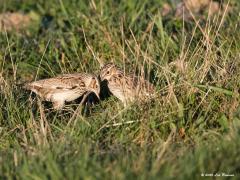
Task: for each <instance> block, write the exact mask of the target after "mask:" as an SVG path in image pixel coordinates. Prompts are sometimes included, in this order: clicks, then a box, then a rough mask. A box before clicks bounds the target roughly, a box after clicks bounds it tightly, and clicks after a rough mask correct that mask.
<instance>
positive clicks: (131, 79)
mask: <svg viewBox="0 0 240 180" xmlns="http://www.w3.org/2000/svg"><path fill="white" fill-rule="evenodd" d="M100 78H101V80H102V81H104V80H107V82H108V88H109V90H110V91H111V93H112V94H113V95H114V96H116V97H117V98H118V99H120V100H121V101H122V102H123V103H124V105H125V106H126V105H127V103H128V102H131V101H134V100H136V99H138V100H144V99H146V98H150V97H151V96H152V95H153V94H154V92H155V88H154V86H153V85H152V84H151V83H150V82H149V81H147V80H145V79H143V78H141V77H138V76H136V75H134V74H128V75H127V74H124V72H123V71H122V70H121V69H120V68H118V67H117V66H116V65H114V64H113V63H109V64H106V65H104V66H103V67H102V68H101V72H100Z"/></svg>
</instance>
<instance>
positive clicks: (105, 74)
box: [100, 63, 120, 81]
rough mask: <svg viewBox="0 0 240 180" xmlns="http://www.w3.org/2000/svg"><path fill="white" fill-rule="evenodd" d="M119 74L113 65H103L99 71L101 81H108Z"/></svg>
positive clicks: (118, 70)
mask: <svg viewBox="0 0 240 180" xmlns="http://www.w3.org/2000/svg"><path fill="white" fill-rule="evenodd" d="M118 73H120V69H119V68H118V67H117V66H116V65H115V64H113V63H108V64H105V65H104V66H103V67H102V68H101V71H100V78H101V80H102V81H104V80H107V81H108V80H109V79H110V78H111V77H112V76H114V75H116V74H118Z"/></svg>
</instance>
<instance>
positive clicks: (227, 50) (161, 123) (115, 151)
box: [0, 0, 240, 179]
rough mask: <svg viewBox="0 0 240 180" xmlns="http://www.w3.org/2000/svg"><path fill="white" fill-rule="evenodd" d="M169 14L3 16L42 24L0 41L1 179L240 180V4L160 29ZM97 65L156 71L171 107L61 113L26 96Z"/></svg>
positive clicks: (53, 4) (90, 10)
mask: <svg viewBox="0 0 240 180" xmlns="http://www.w3.org/2000/svg"><path fill="white" fill-rule="evenodd" d="M164 2H165V1H164V0H149V1H148V0H141V1H140V0H131V1H128V0H123V1H111V0H103V1H87V0H85V1H84V0H82V1H77V0H49V1H45V0H38V1H35V0H20V1H17V0H0V12H8V11H18V12H24V13H32V14H34V16H35V17H37V18H35V21H36V22H34V24H33V25H32V26H31V27H29V28H28V29H27V30H24V31H23V32H21V33H14V32H7V33H6V32H1V33H0V178H1V179H5V178H10V179H136V178H137V179H159V178H161V179H173V178H175V177H177V178H178V179H193V178H195V179H201V174H202V173H206V174H207V173H208V174H210V173H214V174H216V173H219V174H221V173H226V174H234V175H235V176H234V177H233V178H235V179H239V177H240V157H239V154H240V106H239V102H240V98H239V87H240V61H239V57H240V54H239V49H240V43H239V42H240V31H239V27H238V26H239V16H238V14H239V10H240V3H239V2H238V1H237V0H232V1H230V6H231V7H232V11H231V13H229V14H226V15H225V16H223V13H220V14H219V15H216V16H215V19H210V20H209V21H207V20H206V19H205V20H201V21H200V22H199V23H197V22H194V21H189V22H184V23H183V22H182V20H181V19H180V20H179V19H176V18H174V17H173V16H172V15H171V16H170V17H168V18H164V17H161V7H162V5H163V3H164ZM171 2H172V3H173V2H174V1H171ZM172 5H173V6H174V4H172ZM98 60H101V61H103V62H109V61H114V62H115V63H116V64H118V65H119V66H120V67H122V68H123V67H125V68H126V70H127V71H133V70H137V71H138V70H139V69H141V68H143V69H145V74H146V77H147V78H149V79H150V81H151V82H153V83H154V84H155V86H156V88H157V90H158V93H159V95H160V96H159V97H158V98H156V99H155V100H154V101H152V102H147V103H145V104H138V103H134V104H132V105H129V106H128V107H127V108H124V107H123V105H122V104H121V102H119V101H118V100H117V99H116V98H114V97H110V98H107V99H104V100H103V101H101V102H100V103H98V104H96V105H94V106H91V107H82V108H80V109H77V110H76V107H77V105H68V107H67V110H64V111H62V112H54V111H52V110H49V109H47V108H44V107H43V106H45V107H48V106H49V105H48V104H45V103H43V104H41V103H39V102H37V99H36V98H33V99H32V100H31V98H29V97H30V94H29V92H26V91H24V90H22V89H21V86H20V85H19V84H22V83H24V82H28V81H32V80H34V79H35V78H36V79H41V78H46V77H52V76H55V75H56V74H60V73H72V72H76V71H77V72H83V71H85V72H96V73H97V72H98V71H99V63H98ZM50 107H51V105H50ZM75 110H76V111H75ZM74 112H77V113H74ZM220 178H224V177H220Z"/></svg>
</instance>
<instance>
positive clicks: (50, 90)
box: [24, 73, 100, 109]
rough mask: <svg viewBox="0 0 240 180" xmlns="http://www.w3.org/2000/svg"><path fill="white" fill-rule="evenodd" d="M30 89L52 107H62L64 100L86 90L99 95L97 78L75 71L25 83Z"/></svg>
mask: <svg viewBox="0 0 240 180" xmlns="http://www.w3.org/2000/svg"><path fill="white" fill-rule="evenodd" d="M24 88H25V89H28V90H31V91H33V92H35V93H36V94H37V95H39V96H40V97H41V98H42V99H43V100H45V101H51V102H52V103H53V108H54V109H61V108H63V106H64V104H65V102H69V101H73V100H75V99H77V98H78V97H80V96H82V95H84V94H85V93H88V92H93V93H95V94H96V96H97V97H99V93H100V83H99V79H98V78H97V77H96V76H95V75H93V74H87V73H75V74H63V75H61V76H57V77H53V78H49V79H43V80H39V81H34V82H31V83H27V84H25V86H24Z"/></svg>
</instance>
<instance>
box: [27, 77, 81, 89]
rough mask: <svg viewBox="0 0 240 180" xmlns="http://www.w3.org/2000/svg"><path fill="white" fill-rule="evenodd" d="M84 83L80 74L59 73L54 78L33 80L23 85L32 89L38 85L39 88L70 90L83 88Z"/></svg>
mask: <svg viewBox="0 0 240 180" xmlns="http://www.w3.org/2000/svg"><path fill="white" fill-rule="evenodd" d="M85 86H86V85H85V83H84V81H83V79H82V77H81V74H67V75H61V76H57V77H54V78H49V79H43V80H39V81H34V82H32V83H28V84H26V85H25V88H26V89H30V90H31V89H32V88H34V87H38V88H41V89H49V90H50V89H52V90H54V89H59V90H60V89H62V90H70V89H75V88H85Z"/></svg>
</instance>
